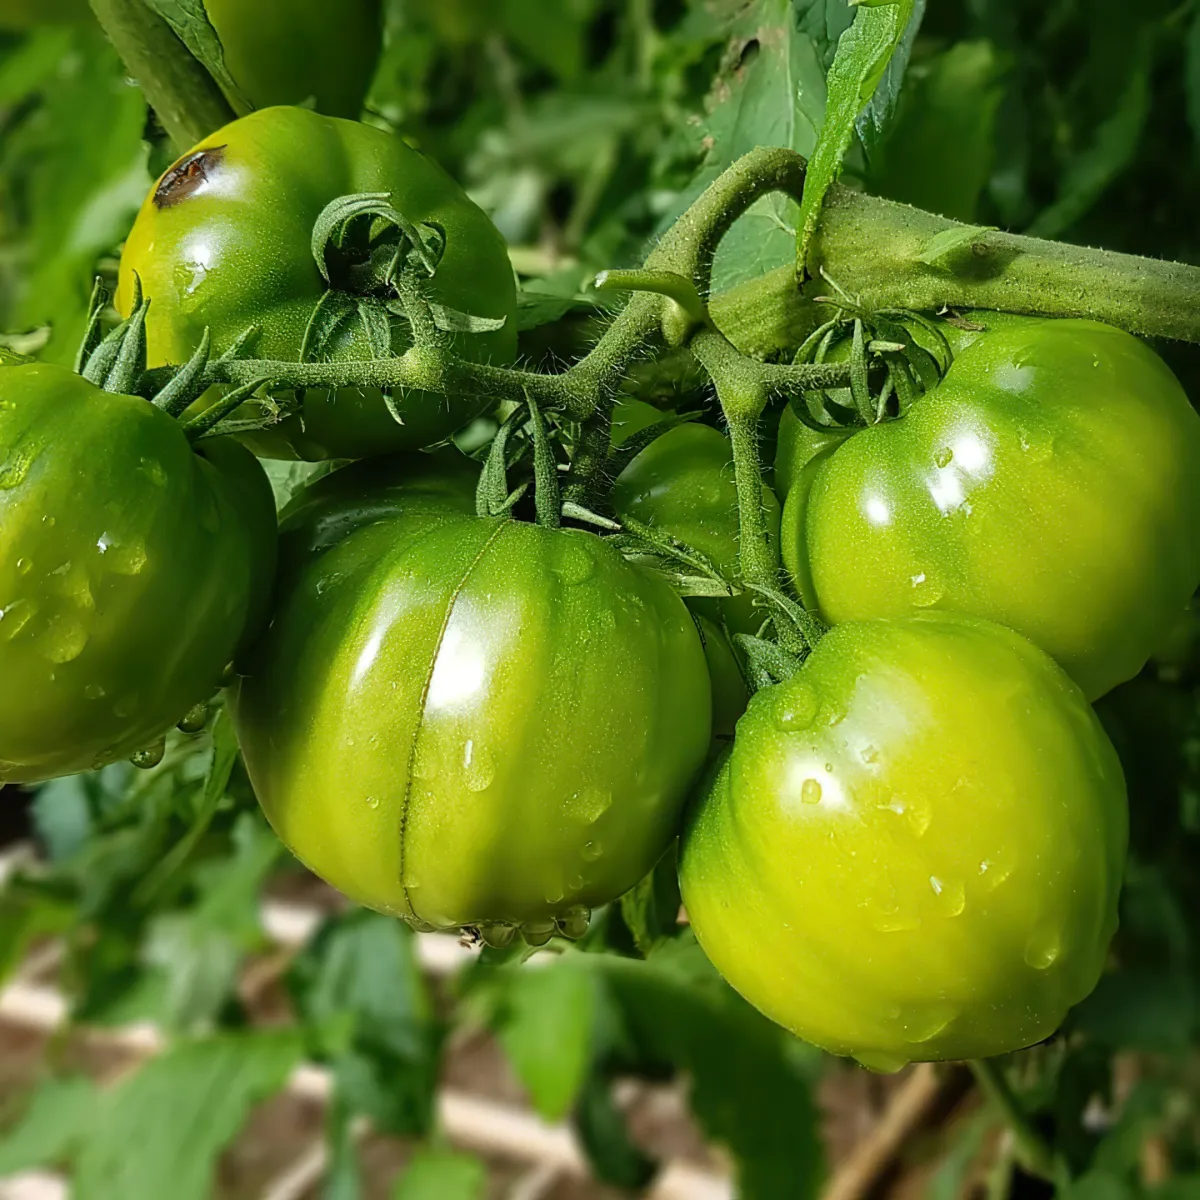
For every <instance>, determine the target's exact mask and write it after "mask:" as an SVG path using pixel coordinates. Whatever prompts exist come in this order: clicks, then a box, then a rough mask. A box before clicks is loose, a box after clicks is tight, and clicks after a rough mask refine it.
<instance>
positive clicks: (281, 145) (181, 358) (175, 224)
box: [117, 108, 517, 460]
mask: <svg viewBox="0 0 1200 1200" xmlns="http://www.w3.org/2000/svg"><path fill="white" fill-rule="evenodd" d="M363 192H376V193H389V194H390V196H391V203H392V205H393V206H394V207H395V208H397V209H398V210H399V211H400V212H402V213H403V214H404V215H405V216H407V217H408V218H409V219H410V220H411V221H413V222H414V223H417V224H429V225H433V226H436V227H437V228H438V229H440V230H441V231H442V233H444V235H445V253H444V255H443V257H442V260H441V262H440V264H439V266H438V269H437V273H436V275H435V277H434V279H433V280H432V281H431V282H430V290H431V293H432V298H433V300H434V301H435V302H436V303H438V304H440V305H442V306H443V307H445V308H447V309H452V310H454V311H456V312H460V313H465V314H469V315H470V316H474V317H481V318H486V319H490V320H501V319H503V320H504V321H505V322H506V323H505V325H504V326H503V327H502V328H499V329H495V330H492V331H489V332H463V333H456V334H454V335H453V339H452V342H453V348H454V351H455V353H456V354H458V355H459V356H460V357H464V358H467V359H471V360H474V361H479V362H483V361H494V362H507V361H509V360H510V359H511V358H512V356H513V354H514V353H515V350H516V336H517V335H516V325H515V310H516V309H515V306H516V286H515V283H514V278H513V273H512V268H511V267H510V266H509V261H508V253H507V250H506V248H505V245H504V240H503V238H502V237H501V236H500V233H499V232H498V231H497V230H496V228H495V226H493V225H492V223H491V222H490V221H489V220H488V218H487V216H486V215H485V214H484V212H483V211H482V210H481V209H480V208H478V207H477V206H476V205H475V204H474V203H472V201H471V200H470V199H469V198H468V197H467V195H466V193H465V192H464V191H463V190H462V188H460V187H459V186H458V184H457V183H455V182H454V180H452V179H451V178H450V177H449V176H448V175H447V174H446V173H445V172H444V171H442V169H441V168H440V167H438V166H437V165H436V164H434V163H433V162H431V161H430V160H429V159H427V158H426V157H425V156H424V155H422V154H420V153H419V152H418V151H416V150H413V149H412V148H411V147H409V146H408V145H406V144H405V143H404V142H403V141H402V140H401V139H399V138H397V137H393V136H391V135H389V134H386V133H384V132H382V131H381V130H379V129H375V128H372V127H370V126H367V125H360V124H357V123H356V122H353V121H341V120H336V119H334V118H328V117H321V116H318V115H316V114H315V113H311V112H307V111H305V110H303V109H298V108H272V109H264V110H263V111H262V112H257V113H254V114H252V115H251V116H249V117H246V118H244V119H243V120H240V121H235V122H234V123H233V124H232V125H228V126H226V127H225V128H224V129H221V130H219V131H218V132H217V133H215V134H213V136H212V137H210V138H208V139H207V140H206V141H204V142H202V143H201V144H200V145H199V146H197V147H196V148H195V149H194V150H192V151H191V152H190V153H189V154H187V155H185V156H184V158H182V159H181V160H180V161H179V162H178V163H176V164H175V166H173V167H172V168H171V169H170V170H169V171H168V172H167V173H166V174H165V175H164V176H163V177H162V179H160V180H159V182H158V183H157V184H156V185H155V187H154V188H153V189H152V190H151V192H150V195H149V196H148V197H147V199H146V202H145V204H144V205H143V207H142V211H141V213H140V214H139V216H138V219H137V222H136V223H135V225H134V227H133V231H132V232H131V233H130V235H129V240H128V241H127V242H126V245H125V251H124V254H123V255H122V258H121V282H120V289H119V293H118V299H117V303H118V307H119V308H120V310H121V311H122V312H123V313H128V312H129V309H130V306H131V305H132V302H133V294H134V276H135V274H136V275H137V276H140V278H141V280H142V285H143V288H144V290H145V294H146V296H147V297H148V298H149V299H150V300H151V309H150V316H149V322H148V332H149V342H150V363H151V366H154V365H158V364H162V363H170V362H173V363H178V362H185V361H187V359H188V358H189V357H190V356H191V355H192V353H193V352H194V351H195V349H196V348H197V346H198V345H199V344H200V340H201V338H202V336H203V334H204V330H205V328H206V327H207V328H209V329H211V331H212V338H213V349H214V352H216V353H218V354H219V353H221V352H223V351H224V350H226V349H228V348H229V347H230V346H231V345H232V344H233V342H234V341H235V340H236V339H237V338H238V337H240V336H241V335H242V334H243V333H245V332H246V331H247V330H249V329H251V328H258V329H259V330H260V333H259V335H258V337H257V338H256V340H255V342H254V343H253V345H254V352H255V354H257V355H258V356H259V357H263V358H275V359H285V360H290V361H296V360H297V359H298V358H299V357H300V352H301V348H302V346H303V344H304V337H305V331H306V330H307V329H308V326H309V320H310V318H311V316H312V312H313V308H314V306H315V305H316V303H317V302H318V300H320V298H321V297H322V295H323V294H324V293H325V290H326V284H325V281H324V279H323V278H322V277H321V273H320V271H319V270H318V268H317V264H316V261H315V260H314V258H313V252H312V237H313V227H314V225H315V223H316V221H317V218H318V217H319V216H320V215H321V213H322V211H323V210H324V209H325V207H326V206H327V205H328V204H329V203H330V202H331V201H333V200H336V199H338V198H339V197H341V196H345V195H348V194H351V193H354V194H357V193H363ZM332 265H333V266H334V267H335V268H336V267H337V264H332ZM342 266H343V267H345V266H346V264H342ZM333 274H334V283H335V285H337V284H338V283H339V282H342V283H345V282H347V281H346V280H344V279H341V277H340V275H339V271H338V270H337V269H335V270H334V271H333ZM393 334H394V336H393V346H392V349H393V350H394V351H395V352H398V353H399V352H402V351H403V350H404V349H406V348H407V346H408V344H409V343H408V333H407V326H406V325H404V324H403V323H397V324H396V326H395V327H394V330H393ZM335 356H336V357H341V358H347V359H369V358H371V357H373V355H372V353H371V351H370V347H369V344H368V342H367V339H366V335H365V333H364V332H363V331H362V328H361V324H360V323H358V324H356V323H353V322H352V323H350V324H348V325H347V326H346V329H345V330H344V336H342V337H341V339H340V341H339V342H338V343H337V345H336V353H335ZM485 403H486V401H485V400H484V399H483V398H481V397H478V396H457V397H452V398H446V397H442V396H433V395H430V394H428V393H425V392H416V391H412V392H406V393H405V394H404V395H403V396H402V397H401V398H399V399H398V410H399V414H400V416H401V418H402V423H401V422H398V421H397V420H396V419H395V418H394V417H393V415H392V413H391V412H390V411H389V409H388V407H387V405H386V403H385V402H384V398H383V396H382V395H381V394H380V393H379V392H378V391H373V390H366V391H363V390H359V389H354V388H345V389H342V390H340V391H336V392H328V391H322V390H320V389H309V390H308V391H306V392H305V394H304V402H303V408H302V410H301V412H300V413H298V414H296V415H293V416H291V417H289V418H287V419H286V420H284V421H282V422H281V423H279V424H277V425H275V426H273V427H271V429H269V430H268V431H265V432H262V433H259V434H255V435H253V436H252V437H247V439H246V440H247V442H248V444H249V445H251V447H252V448H253V449H254V450H255V451H256V452H257V453H259V454H260V455H263V456H264V457H275V458H302V459H310V460H319V459H325V458H366V457H369V456H371V455H374V454H386V453H391V452H394V451H399V450H413V449H417V448H419V447H421V446H426V445H431V444H433V443H435V442H439V441H441V440H442V439H444V438H445V437H447V436H448V435H449V434H450V433H452V432H453V431H454V430H455V429H457V428H458V427H459V426H461V425H463V424H464V423H466V422H467V421H468V420H469V419H470V418H471V417H472V416H474V415H475V414H476V413H477V412H478V411H479V410H480V408H481V406H482V405H483V404H485Z"/></svg>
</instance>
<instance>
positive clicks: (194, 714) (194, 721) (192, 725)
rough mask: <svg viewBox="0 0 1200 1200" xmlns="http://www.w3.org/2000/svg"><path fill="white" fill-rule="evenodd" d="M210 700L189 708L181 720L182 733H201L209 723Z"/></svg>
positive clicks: (180, 728)
mask: <svg viewBox="0 0 1200 1200" xmlns="http://www.w3.org/2000/svg"><path fill="white" fill-rule="evenodd" d="M208 713H209V708H208V702H207V701H202V702H201V703H199V704H196V705H194V706H193V707H192V708H189V709H188V710H187V713H186V714H185V715H184V718H183V720H182V721H180V722H179V730H180V732H181V733H199V732H200V730H202V729H203V728H204V727H205V725H207V724H208Z"/></svg>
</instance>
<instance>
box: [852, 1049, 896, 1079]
mask: <svg viewBox="0 0 1200 1200" xmlns="http://www.w3.org/2000/svg"><path fill="white" fill-rule="evenodd" d="M854 1059H855V1061H856V1062H859V1063H861V1064H862V1065H863V1066H864V1067H866V1068H867V1070H868V1071H875V1072H877V1073H878V1074H880V1075H895V1073H896V1072H897V1071H902V1070H904V1068H905V1067H907V1066H908V1061H909V1060H908V1059H907V1058H904V1057H903V1056H902V1055H899V1054H893V1053H892V1052H891V1051H888V1050H856V1051H855V1052H854Z"/></svg>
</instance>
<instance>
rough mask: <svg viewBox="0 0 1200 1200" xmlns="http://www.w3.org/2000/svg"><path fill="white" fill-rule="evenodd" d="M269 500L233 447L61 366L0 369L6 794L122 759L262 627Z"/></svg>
mask: <svg viewBox="0 0 1200 1200" xmlns="http://www.w3.org/2000/svg"><path fill="white" fill-rule="evenodd" d="M274 559H275V506H274V502H273V500H272V496H271V489H270V485H269V484H268V483H267V479H266V476H265V475H264V474H263V471H262V468H261V467H260V466H259V465H258V463H257V462H255V460H254V458H253V457H252V456H251V455H250V454H249V452H248V451H246V450H245V448H244V447H242V446H239V445H237V444H236V443H233V442H228V441H213V442H211V443H210V442H206V443H204V444H203V446H202V447H201V448H200V450H199V452H197V451H196V450H194V449H193V448H192V446H191V445H190V444H189V443H188V440H187V438H186V437H184V435H183V432H182V430H181V429H180V427H179V425H178V423H177V422H175V421H174V420H172V419H171V418H170V417H168V416H166V415H164V414H163V413H162V412H160V411H159V410H158V409H156V408H154V407H153V406H152V405H150V404H148V403H147V402H146V401H145V400H140V399H137V398H135V397H131V396H115V395H110V394H108V393H106V392H102V391H100V390H99V389H97V388H95V387H93V386H92V385H91V384H90V383H88V382H86V381H85V380H83V379H82V378H80V377H79V376H77V375H75V374H74V373H73V372H71V371H68V370H66V369H64V368H62V367H56V366H50V365H45V364H38V365H34V366H24V367H11V368H4V369H3V370H0V679H3V680H4V687H3V689H0V782H17V781H20V782H32V781H36V780H41V779H49V778H52V777H54V776H58V775H69V774H72V773H75V772H78V771H86V770H91V769H92V768H93V767H96V766H99V765H104V764H105V763H109V762H113V761H116V760H117V759H119V758H123V757H128V755H130V754H131V753H133V752H134V751H137V750H140V749H142V748H143V747H145V746H147V745H148V744H150V743H151V742H153V741H154V740H155V739H156V738H157V737H158V736H159V735H160V734H162V733H163V732H164V731H165V730H167V729H168V728H170V726H171V725H173V724H174V723H176V722H177V721H179V720H180V719H181V718H182V717H183V716H184V714H185V713H186V712H187V711H188V709H190V708H192V707H193V706H194V705H196V704H197V703H198V702H200V701H202V700H205V699H207V698H208V696H210V695H211V694H212V693H213V692H214V691H215V690H216V688H217V685H218V682H219V681H220V678H221V676H222V674H223V672H224V671H225V669H226V667H227V666H228V664H229V662H230V660H231V659H232V658H233V656H234V653H235V651H236V650H237V648H238V644H239V642H240V641H241V640H242V638H243V634H248V633H250V632H254V631H252V630H251V629H249V628H248V626H249V623H250V622H251V621H253V620H256V619H258V618H260V617H262V616H265V612H266V603H267V601H268V599H269V591H270V582H271V576H272V575H273V568H274Z"/></svg>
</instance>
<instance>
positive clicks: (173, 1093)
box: [72, 1031, 303, 1200]
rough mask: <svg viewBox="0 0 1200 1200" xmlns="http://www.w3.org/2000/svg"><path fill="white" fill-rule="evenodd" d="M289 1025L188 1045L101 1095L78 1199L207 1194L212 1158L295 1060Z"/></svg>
mask: <svg viewBox="0 0 1200 1200" xmlns="http://www.w3.org/2000/svg"><path fill="white" fill-rule="evenodd" d="M302 1045H303V1043H302V1039H301V1037H300V1035H299V1034H298V1033H296V1032H294V1031H283V1032H269V1033H263V1032H256V1033H246V1034H226V1035H222V1036H220V1037H213V1038H207V1039H204V1040H202V1041H195V1042H185V1043H183V1044H181V1045H179V1046H177V1047H175V1048H174V1049H172V1050H169V1051H168V1052H167V1053H166V1054H164V1055H163V1056H162V1057H160V1058H156V1059H153V1060H151V1061H150V1062H149V1063H147V1064H146V1065H145V1066H144V1067H142V1068H141V1069H140V1070H139V1071H137V1073H136V1074H134V1075H132V1076H130V1077H129V1078H128V1079H126V1080H124V1082H122V1083H120V1084H119V1085H117V1087H115V1088H114V1089H113V1090H112V1091H111V1092H109V1093H106V1094H105V1095H104V1097H103V1099H102V1102H101V1103H100V1104H99V1105H97V1108H96V1111H95V1117H94V1124H93V1126H92V1129H91V1134H90V1136H89V1137H88V1139H87V1141H86V1143H85V1144H84V1146H83V1149H82V1152H81V1153H80V1155H79V1159H78V1165H77V1168H76V1171H75V1175H74V1181H73V1183H74V1187H73V1191H72V1195H73V1196H74V1197H75V1200H163V1197H164V1196H170V1197H171V1198H172V1200H209V1197H211V1195H212V1188H213V1172H214V1169H215V1167H216V1161H217V1157H218V1155H219V1154H220V1153H221V1152H222V1151H223V1150H224V1149H225V1147H226V1146H227V1145H228V1144H229V1143H230V1142H231V1141H232V1140H233V1138H234V1137H235V1136H236V1135H237V1134H238V1132H239V1131H240V1130H241V1128H242V1126H243V1125H244V1124H245V1122H246V1119H247V1117H248V1116H249V1114H250V1110H251V1109H252V1108H253V1107H254V1106H255V1105H257V1104H259V1103H260V1102H262V1101H263V1100H266V1099H267V1098H269V1097H270V1096H272V1095H274V1094H275V1093H276V1092H277V1091H278V1090H279V1089H280V1088H281V1087H282V1086H283V1083H284V1081H285V1080H286V1078H287V1076H288V1073H289V1072H290V1071H291V1070H292V1068H293V1067H295V1066H296V1064H297V1063H298V1062H299V1061H300V1055H301V1049H302Z"/></svg>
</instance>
